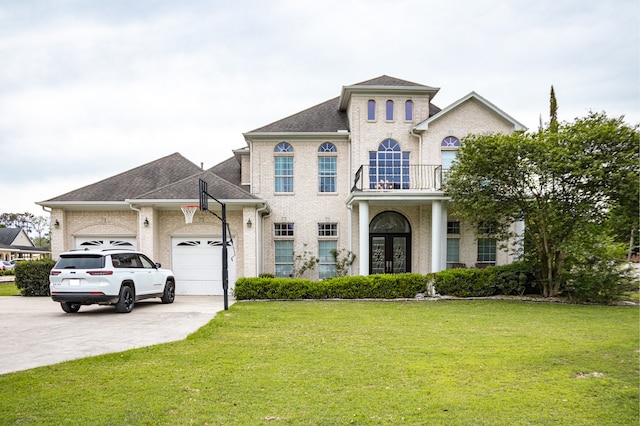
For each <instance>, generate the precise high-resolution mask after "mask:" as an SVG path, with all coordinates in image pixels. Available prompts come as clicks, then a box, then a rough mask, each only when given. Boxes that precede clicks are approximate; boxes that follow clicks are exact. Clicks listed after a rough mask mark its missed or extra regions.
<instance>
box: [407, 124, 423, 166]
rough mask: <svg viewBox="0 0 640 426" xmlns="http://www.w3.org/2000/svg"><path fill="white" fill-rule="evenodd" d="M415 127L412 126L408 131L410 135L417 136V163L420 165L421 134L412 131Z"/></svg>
mask: <svg viewBox="0 0 640 426" xmlns="http://www.w3.org/2000/svg"><path fill="white" fill-rule="evenodd" d="M415 129H416V128H415V127H412V128H411V130H409V133H410V134H411V136H414V137H416V138H418V165H419V166H421V165H422V135H417V134H415V133H414V130H415Z"/></svg>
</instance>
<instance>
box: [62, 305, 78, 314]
mask: <svg viewBox="0 0 640 426" xmlns="http://www.w3.org/2000/svg"><path fill="white" fill-rule="evenodd" d="M60 306H62V310H63V311H65V312H66V313H68V314H75V313H76V312H78V311H79V310H80V305H79V304H77V303H69V302H60Z"/></svg>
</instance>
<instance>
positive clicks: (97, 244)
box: [74, 237, 136, 250]
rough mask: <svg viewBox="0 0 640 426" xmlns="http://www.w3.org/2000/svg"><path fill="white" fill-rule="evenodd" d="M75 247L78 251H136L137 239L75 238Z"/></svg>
mask: <svg viewBox="0 0 640 426" xmlns="http://www.w3.org/2000/svg"><path fill="white" fill-rule="evenodd" d="M74 246H75V248H77V249H81V248H93V249H110V248H126V249H132V250H135V249H136V238H135V237H75V241H74Z"/></svg>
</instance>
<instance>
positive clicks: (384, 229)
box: [369, 211, 411, 274]
mask: <svg viewBox="0 0 640 426" xmlns="http://www.w3.org/2000/svg"><path fill="white" fill-rule="evenodd" d="M405 272H411V226H410V225H409V221H408V220H407V218H406V217H404V216H403V215H402V214H400V213H398V212H392V211H386V212H382V213H379V214H378V215H376V217H374V218H373V220H372V221H371V223H370V224H369V273H370V274H403V273H405Z"/></svg>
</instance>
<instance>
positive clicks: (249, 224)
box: [247, 219, 253, 228]
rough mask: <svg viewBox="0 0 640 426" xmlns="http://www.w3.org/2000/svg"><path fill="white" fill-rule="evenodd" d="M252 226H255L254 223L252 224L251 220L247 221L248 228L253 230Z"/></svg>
mask: <svg viewBox="0 0 640 426" xmlns="http://www.w3.org/2000/svg"><path fill="white" fill-rule="evenodd" d="M251 225H253V223H251V219H249V220H247V228H251Z"/></svg>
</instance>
